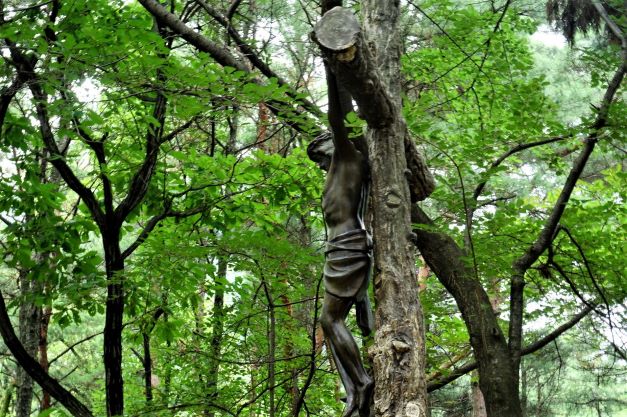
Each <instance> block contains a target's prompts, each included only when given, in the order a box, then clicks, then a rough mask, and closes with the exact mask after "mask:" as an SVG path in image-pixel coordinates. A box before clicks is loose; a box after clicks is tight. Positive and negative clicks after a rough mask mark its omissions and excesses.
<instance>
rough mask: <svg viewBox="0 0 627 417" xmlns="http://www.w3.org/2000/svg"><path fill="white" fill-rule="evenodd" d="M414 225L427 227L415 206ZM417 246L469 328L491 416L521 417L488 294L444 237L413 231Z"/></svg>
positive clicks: (510, 366)
mask: <svg viewBox="0 0 627 417" xmlns="http://www.w3.org/2000/svg"><path fill="white" fill-rule="evenodd" d="M412 214H413V217H414V218H413V220H414V223H420V224H425V225H430V224H431V220H430V219H429V218H428V217H427V215H426V214H425V213H424V212H423V211H422V210H420V209H419V208H418V207H414V211H413V213H412ZM414 232H415V233H416V235H417V239H416V244H417V246H418V248H419V249H420V253H421V254H422V255H423V256H424V258H425V260H426V261H427V263H428V264H429V266H430V268H431V269H432V270H433V272H434V273H435V274H436V276H437V277H438V279H439V280H440V282H441V283H442V284H443V285H444V286H445V287H446V289H447V290H448V291H449V293H451V295H452V296H453V298H455V302H456V303H457V306H458V308H459V310H460V312H461V313H462V317H463V319H464V322H465V324H466V327H467V328H468V333H469V335H470V344H471V346H472V348H473V352H474V354H475V358H476V360H477V362H478V364H479V386H480V388H481V391H482V393H483V395H484V398H485V403H486V410H487V414H488V416H490V417H520V416H521V410H520V401H519V399H518V389H517V386H516V378H515V375H514V373H515V368H514V366H513V363H512V360H511V357H510V352H509V348H508V345H507V341H506V340H505V336H504V335H503V332H502V330H501V328H500V326H499V323H498V320H497V316H496V315H495V314H494V310H493V309H492V304H491V302H490V298H489V297H488V294H487V293H486V292H485V290H484V289H483V287H482V286H481V283H480V282H479V281H478V280H477V279H476V277H475V275H474V271H473V270H472V268H471V267H470V266H469V265H468V264H467V263H466V262H465V260H464V259H465V254H464V252H463V251H462V249H461V248H460V247H459V246H457V244H456V243H455V241H454V240H453V239H452V238H450V237H449V236H447V235H444V234H440V233H435V232H430V231H427V230H425V229H423V228H417V229H415V230H414Z"/></svg>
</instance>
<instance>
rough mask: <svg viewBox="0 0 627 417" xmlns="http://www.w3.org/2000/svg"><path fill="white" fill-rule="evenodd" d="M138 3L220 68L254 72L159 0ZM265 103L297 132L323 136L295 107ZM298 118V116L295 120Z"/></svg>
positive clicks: (248, 72) (295, 95) (313, 109)
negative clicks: (193, 28) (186, 23)
mask: <svg viewBox="0 0 627 417" xmlns="http://www.w3.org/2000/svg"><path fill="white" fill-rule="evenodd" d="M139 2H140V3H141V4H142V5H143V6H144V8H146V10H148V12H150V13H151V14H152V15H153V16H154V17H155V19H157V21H159V22H160V23H161V24H163V25H165V26H167V27H169V28H170V29H171V30H172V31H173V32H174V33H176V34H178V35H179V36H181V37H182V38H183V39H185V40H186V41H187V42H189V43H190V44H191V45H192V46H194V47H196V48H197V49H198V50H199V51H202V52H206V53H208V54H209V55H210V56H211V57H212V58H213V59H214V60H215V61H216V62H218V63H219V64H220V65H222V66H228V67H232V68H235V69H237V70H239V71H242V72H244V73H246V74H250V73H251V70H250V69H249V68H248V67H247V66H246V65H245V64H244V63H243V62H242V61H240V60H238V59H237V58H235V57H234V56H233V55H231V54H230V53H228V52H227V50H226V49H225V48H223V47H221V46H218V45H216V44H215V43H213V42H211V41H210V40H209V39H207V38H206V37H204V36H202V35H200V34H199V33H197V32H195V31H194V30H192V29H191V28H189V27H188V26H187V25H185V23H183V22H182V21H181V20H180V19H179V18H178V17H176V16H175V15H174V14H172V13H170V12H168V11H167V10H166V9H165V8H164V7H163V6H161V5H160V4H159V3H158V2H157V1H156V0H139ZM253 82H255V83H257V84H262V82H261V80H258V79H253ZM287 95H288V96H290V97H292V98H294V99H297V96H298V95H297V93H294V92H289V93H288V94H287ZM297 101H298V102H299V104H301V105H303V107H306V104H305V103H304V102H303V101H302V100H300V99H298V100H297ZM266 104H267V105H268V107H269V108H270V110H271V111H272V112H273V113H274V114H275V115H276V116H277V117H279V118H280V119H281V120H283V122H284V123H287V124H288V125H289V126H291V127H292V128H294V129H296V130H297V131H299V132H301V133H305V134H307V135H311V136H317V135H318V134H320V132H321V129H320V128H318V127H317V125H316V122H312V121H311V120H301V119H303V116H305V115H303V114H302V112H301V111H300V110H298V109H295V108H293V106H291V105H290V104H289V103H286V102H283V101H277V100H269V101H267V102H266ZM308 110H310V111H312V112H313V113H314V115H316V116H320V115H321V114H322V112H321V111H320V110H319V109H317V108H316V107H315V106H314V107H313V108H311V109H308ZM295 115H297V116H299V117H296V118H295V117H294V116H295ZM305 118H306V117H305ZM294 119H298V120H294Z"/></svg>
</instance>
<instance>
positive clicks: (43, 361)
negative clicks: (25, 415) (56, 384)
mask: <svg viewBox="0 0 627 417" xmlns="http://www.w3.org/2000/svg"><path fill="white" fill-rule="evenodd" d="M51 316H52V307H50V306H47V307H46V308H45V309H43V314H42V316H41V324H40V327H39V364H40V365H41V368H42V369H43V370H44V371H45V372H48V370H49V368H50V363H49V362H48V326H49V325H50V317H51ZM50 407H51V401H50V393H49V392H48V391H46V390H43V392H42V394H41V403H40V406H39V411H40V412H41V411H44V410H47V409H48V408H50Z"/></svg>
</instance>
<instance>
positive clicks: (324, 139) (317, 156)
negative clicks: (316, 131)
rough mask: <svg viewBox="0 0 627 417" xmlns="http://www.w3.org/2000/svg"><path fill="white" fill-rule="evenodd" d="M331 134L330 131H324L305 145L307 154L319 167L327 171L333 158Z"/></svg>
mask: <svg viewBox="0 0 627 417" xmlns="http://www.w3.org/2000/svg"><path fill="white" fill-rule="evenodd" d="M333 149H334V147H333V136H332V133H331V132H325V133H323V134H321V135H319V136H317V137H316V138H315V139H314V140H313V141H312V142H311V143H310V144H309V146H307V155H308V156H309V159H311V160H312V161H314V162H315V163H316V164H318V166H319V167H320V169H322V170H324V171H328V170H329V167H330V166H331V159H332V158H333Z"/></svg>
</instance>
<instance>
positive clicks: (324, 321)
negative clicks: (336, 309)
mask: <svg viewBox="0 0 627 417" xmlns="http://www.w3.org/2000/svg"><path fill="white" fill-rule="evenodd" d="M333 322H334V320H333V318H332V317H331V315H329V314H328V313H327V312H326V311H323V312H322V315H321V316H320V326H322V330H323V331H324V332H325V333H327V334H328V333H329V330H331V328H332V327H333Z"/></svg>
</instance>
